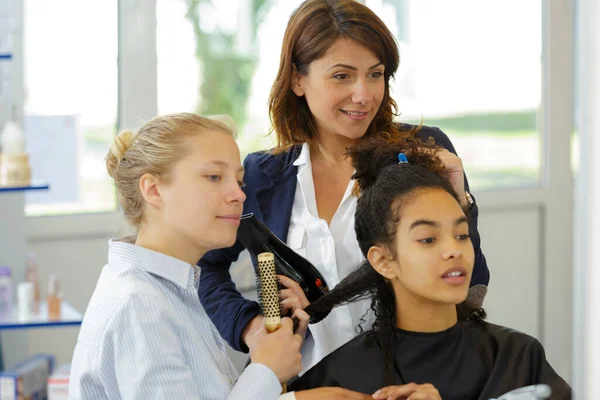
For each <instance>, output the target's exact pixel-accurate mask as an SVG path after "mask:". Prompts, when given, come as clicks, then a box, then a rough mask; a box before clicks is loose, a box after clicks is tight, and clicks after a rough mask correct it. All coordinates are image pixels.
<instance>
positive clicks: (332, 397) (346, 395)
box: [294, 387, 373, 400]
mask: <svg viewBox="0 0 600 400" xmlns="http://www.w3.org/2000/svg"><path fill="white" fill-rule="evenodd" d="M294 395H295V396H296V400H373V398H372V397H371V396H369V395H368V394H362V393H358V392H353V391H351V390H347V389H342V388H339V387H323V388H318V389H311V390H301V391H299V392H294Z"/></svg>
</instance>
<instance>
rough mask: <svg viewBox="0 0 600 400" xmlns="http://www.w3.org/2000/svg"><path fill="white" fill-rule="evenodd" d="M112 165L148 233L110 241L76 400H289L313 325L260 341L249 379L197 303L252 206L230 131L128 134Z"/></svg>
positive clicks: (212, 127)
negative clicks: (206, 261)
mask: <svg viewBox="0 0 600 400" xmlns="http://www.w3.org/2000/svg"><path fill="white" fill-rule="evenodd" d="M106 166H107V169H108V172H109V174H110V176H111V177H112V178H113V179H114V181H115V185H116V189H117V193H118V197H119V202H120V204H121V207H122V209H123V211H124V214H125V216H126V218H127V219H128V221H129V222H130V223H131V225H133V227H135V228H136V231H137V234H136V235H135V236H132V237H122V238H116V239H112V240H111V241H110V242H109V250H108V264H107V265H106V266H105V267H104V268H103V269H102V273H101V274H100V278H99V279H98V283H97V286H96V289H95V291H94V294H93V295H92V298H91V300H90V303H89V305H88V308H87V311H86V313H85V317H84V320H83V324H82V326H81V331H80V334H79V338H78V341H77V346H76V348H75V353H74V355H73V363H72V372H71V381H70V388H69V396H70V398H71V399H94V400H99V399H144V400H149V399H161V400H164V399H168V398H173V399H226V398H227V399H261V400H263V399H275V398H278V397H279V395H280V393H281V390H282V387H281V385H280V382H285V381H286V380H288V379H289V378H291V377H292V376H294V375H296V374H297V373H298V372H299V371H300V368H301V356H300V353H299V349H300V346H301V343H302V337H303V335H304V331H305V330H306V325H307V316H306V314H304V313H303V312H300V313H297V314H296V317H298V318H299V319H300V321H301V322H300V327H299V329H298V331H297V332H296V333H295V334H294V332H293V330H292V320H291V319H289V318H284V319H283V326H282V327H281V328H280V329H279V330H277V331H276V332H274V333H272V334H267V333H266V331H263V332H259V333H258V334H257V335H256V336H255V339H256V340H257V341H258V343H259V344H258V345H257V347H256V348H255V350H254V351H253V352H252V354H251V358H252V363H251V364H250V365H249V366H248V367H247V368H246V369H245V371H244V372H243V373H242V374H241V376H238V373H237V372H236V370H235V369H234V367H233V365H232V364H231V361H230V360H229V358H228V357H227V355H226V352H225V342H224V341H223V339H221V337H220V335H219V333H218V332H217V330H216V328H215V327H214V325H213V324H212V322H211V321H210V319H209V318H208V316H207V315H206V312H205V311H204V308H203V307H202V306H201V304H200V300H199V299H198V284H199V279H200V269H199V268H198V267H197V266H196V265H195V263H196V261H197V260H198V259H199V258H200V257H202V255H203V254H204V253H205V252H207V251H208V250H211V249H216V248H220V247H225V246H230V245H232V244H233V243H234V242H235V239H236V232H237V227H238V225H239V218H240V215H241V213H242V204H243V202H244V200H245V195H244V193H243V192H242V190H241V187H242V186H243V175H244V170H243V168H242V166H241V164H240V153H239V150H238V147H237V144H236V142H235V140H234V138H233V135H232V132H231V130H230V129H229V128H228V127H227V126H226V125H225V124H223V123H221V122H218V121H215V120H212V119H208V118H203V117H199V116H196V115H193V114H175V115H168V116H163V117H158V118H155V119H153V120H152V121H150V122H148V123H147V124H146V125H144V126H143V127H142V128H141V129H140V130H139V132H137V133H136V134H134V133H132V132H129V131H124V132H121V133H120V134H119V135H118V136H117V137H116V138H115V141H114V144H113V146H112V147H111V149H110V152H109V153H108V155H107V157H106ZM307 393H308V394H309V395H310V394H311V393H315V392H314V391H312V392H311V391H308V392H307ZM316 393H317V394H318V393H319V392H318V391H317V392H316ZM292 398H293V397H292ZM307 398H311V397H307ZM359 398H362V397H359Z"/></svg>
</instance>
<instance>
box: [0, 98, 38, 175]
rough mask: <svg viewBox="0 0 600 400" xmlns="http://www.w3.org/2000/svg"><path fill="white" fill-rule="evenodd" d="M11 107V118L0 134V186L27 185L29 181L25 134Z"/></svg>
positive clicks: (29, 171) (14, 110)
mask: <svg viewBox="0 0 600 400" xmlns="http://www.w3.org/2000/svg"><path fill="white" fill-rule="evenodd" d="M16 114H17V112H16V107H14V108H13V115H12V118H11V119H10V120H9V121H8V122H7V123H6V125H5V126H4V130H3V131H2V135H0V144H1V146H0V147H1V148H2V153H1V154H0V186H27V185H29V184H30V183H31V167H30V165H29V155H28V154H27V153H26V152H25V135H24V133H23V129H22V128H21V125H20V124H19V119H18V118H17V116H16Z"/></svg>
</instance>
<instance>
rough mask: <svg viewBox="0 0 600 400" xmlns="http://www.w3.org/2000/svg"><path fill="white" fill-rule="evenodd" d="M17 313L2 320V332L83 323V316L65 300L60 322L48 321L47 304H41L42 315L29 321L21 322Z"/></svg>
mask: <svg viewBox="0 0 600 400" xmlns="http://www.w3.org/2000/svg"><path fill="white" fill-rule="evenodd" d="M16 313H17V310H16V309H13V313H12V315H11V316H10V317H9V318H6V319H2V320H0V331H3V330H12V329H30V328H51V327H60V326H75V325H81V322H82V321H83V315H82V314H81V313H80V312H79V311H77V310H76V309H75V308H73V306H71V304H69V303H68V302H66V301H65V300H63V301H62V305H61V318H60V319H58V320H50V319H48V305H47V303H46V302H42V304H40V313H39V314H38V315H35V316H32V317H31V318H29V319H27V320H19V319H18V318H17V315H16Z"/></svg>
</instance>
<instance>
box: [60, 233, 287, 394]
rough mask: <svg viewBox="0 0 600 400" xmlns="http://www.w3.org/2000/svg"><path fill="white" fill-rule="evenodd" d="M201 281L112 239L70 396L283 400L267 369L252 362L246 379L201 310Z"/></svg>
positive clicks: (175, 263) (190, 270) (193, 270)
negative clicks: (199, 295) (199, 290)
mask: <svg viewBox="0 0 600 400" xmlns="http://www.w3.org/2000/svg"><path fill="white" fill-rule="evenodd" d="M199 278H200V269H199V268H198V267H196V266H195V265H194V266H191V265H190V264H188V263H186V262H183V261H181V260H178V259H176V258H173V257H170V256H167V255H165V254H162V253H158V252H155V251H152V250H148V249H145V248H143V247H140V246H136V245H135V244H132V243H131V238H125V239H113V240H111V241H110V242H109V252H108V264H107V265H106V266H105V267H104V269H103V270H102V273H101V274H100V278H99V279H98V284H97V286H96V289H95V291H94V294H93V295H92V298H91V300H90V303H89V305H88V308H87V310H86V312H85V316H84V318H83V324H82V325H81V330H80V332H79V337H78V340H77V346H76V347H75V353H74V355H73V362H72V366H71V380H70V387H69V398H70V399H93V400H101V399H127V400H130V399H131V400H134V399H135V400H137V399H139V400H151V399H161V400H164V399H215V400H216V399H219V400H222V399H231V400H234V399H245V400H251V399H257V400H258V399H260V400H265V399H277V398H279V394H280V393H281V385H280V384H279V382H278V380H277V377H276V376H275V374H274V373H273V372H272V371H271V370H270V369H269V368H267V367H266V366H264V365H261V364H254V363H253V364H250V365H249V366H248V367H247V368H246V369H245V370H244V372H243V373H242V375H241V376H239V377H238V373H237V371H236V370H235V368H234V366H233V364H232V363H231V361H230V360H229V358H228V357H227V354H226V352H225V343H224V341H223V339H222V338H221V336H220V335H219V333H218V331H217V329H216V328H215V326H214V325H213V323H212V322H211V320H210V318H209V317H208V316H207V315H206V312H205V311H204V308H202V306H201V304H200V300H199V298H198V282H199ZM238 378H239V379H238ZM236 381H237V383H236Z"/></svg>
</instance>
